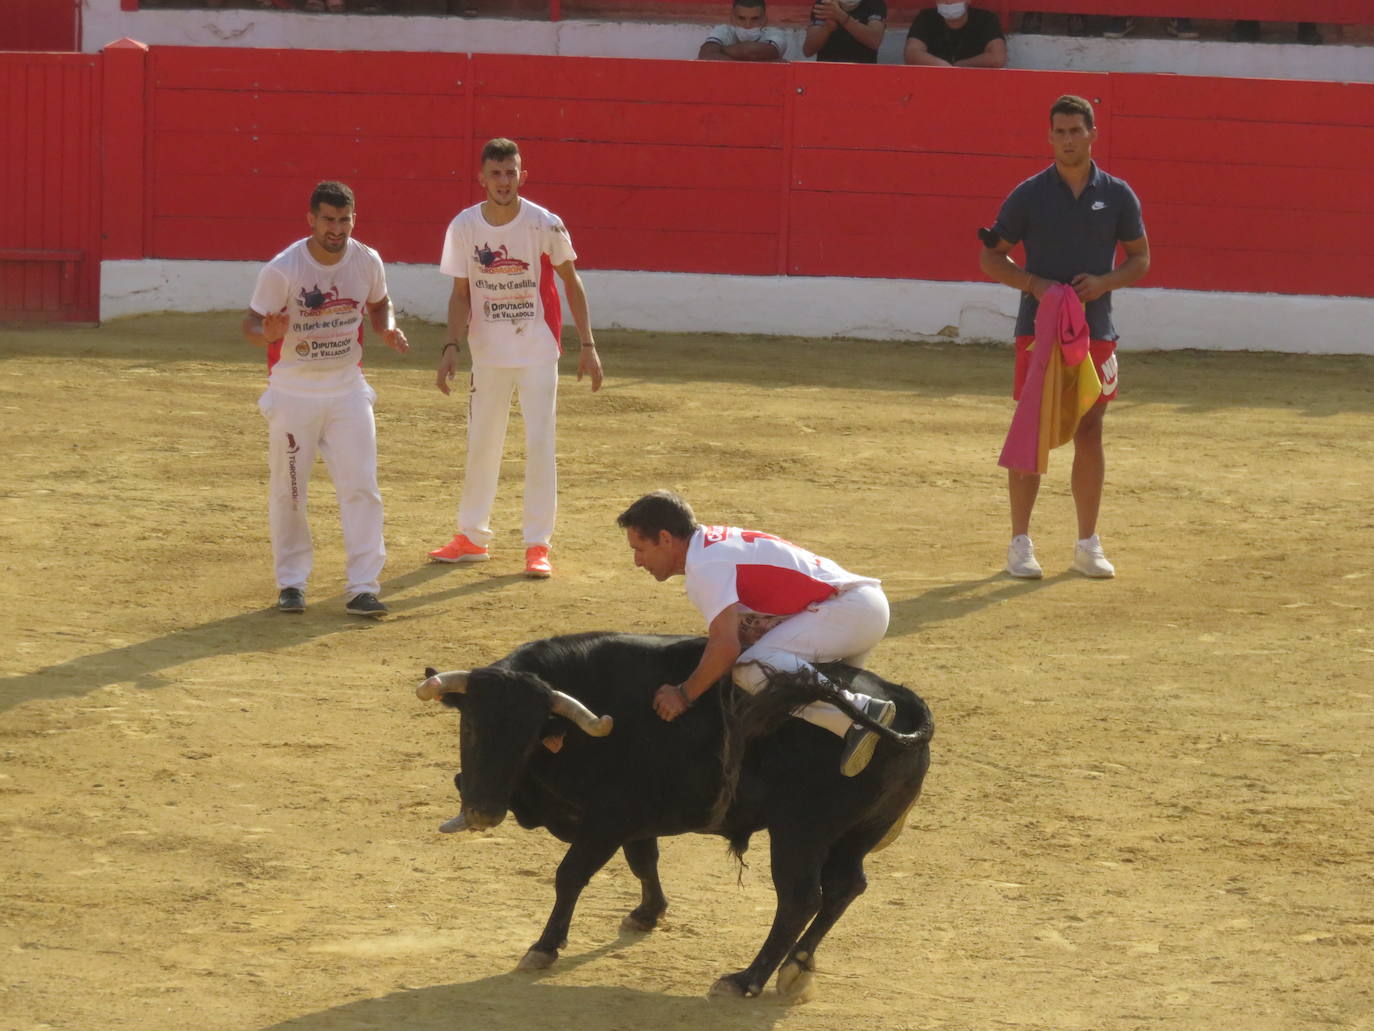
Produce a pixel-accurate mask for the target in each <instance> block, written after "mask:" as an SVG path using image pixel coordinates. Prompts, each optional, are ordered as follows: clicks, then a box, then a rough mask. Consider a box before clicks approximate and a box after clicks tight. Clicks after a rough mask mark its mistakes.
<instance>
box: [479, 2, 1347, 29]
mask: <svg viewBox="0 0 1374 1031" xmlns="http://www.w3.org/2000/svg"><path fill="white" fill-rule="evenodd" d="M809 6H810V5H809V4H807V3H806V2H805V0H770V3H769V9H770V10H771V11H774V12H786V14H787V15H788V16H789V17H790V16H793V15H796V14H797V13H798V12H799V11H800V12H804V11H805V10H807V9H808V8H809ZM887 6H888V12H889V18H888V20H889V22H890V23H892V24H900V25H905V24H907V23H908V22H910V21H911V19H912V18H914V17H915V16H916V12H917V11H919V10H920V9H921V8H923V7H933V6H934V0H930V2H928V3H921V2H917V3H911V2H909V0H889V2H888V5H887ZM974 6H975V7H984V8H987V9H989V10H993V11H996V12H997V13H998V14H1000V15H1001V16H1002V19H1003V23H1004V24H1005V23H1006V22H1007V21H1008V19H1009V18H1010V16H1011V15H1012V14H1013V13H1016V12H1021V11H1043V12H1047V13H1055V14H1086V15H1136V16H1140V17H1147V18H1148V17H1157V18H1177V17H1183V16H1187V17H1189V18H1194V19H1209V20H1211V19H1215V20H1223V21H1229V20H1232V19H1237V18H1252V19H1255V20H1257V21H1290V22H1298V21H1312V22H1325V23H1327V24H1333V25H1366V24H1370V23H1374V2H1371V0H979V2H975V3H974ZM493 7H494V8H495V7H499V3H495V4H493ZM728 9H729V0H550V3H549V16H550V17H551V18H552V19H553V20H554V21H558V20H560V19H562V18H569V17H572V18H576V17H580V16H583V15H584V14H587V15H592V14H594V15H595V16H596V17H598V18H603V19H609V18H612V17H614V14H615V13H616V12H624V13H626V14H632V15H633V16H635V17H640V18H642V17H644V16H645V15H646V14H653V13H658V12H661V13H662V14H663V16H664V17H671V18H700V19H701V20H703V21H710V20H713V19H714V20H722V19H723V18H724V17H725V14H726V13H727V11H728ZM493 13H495V12H493ZM775 18H776V15H775Z"/></svg>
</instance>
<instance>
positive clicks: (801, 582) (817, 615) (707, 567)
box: [616, 490, 897, 777]
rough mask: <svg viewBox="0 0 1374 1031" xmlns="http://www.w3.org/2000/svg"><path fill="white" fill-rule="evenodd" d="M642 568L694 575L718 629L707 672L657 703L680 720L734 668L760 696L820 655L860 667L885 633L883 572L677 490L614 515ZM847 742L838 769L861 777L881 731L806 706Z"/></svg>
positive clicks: (884, 707)
mask: <svg viewBox="0 0 1374 1031" xmlns="http://www.w3.org/2000/svg"><path fill="white" fill-rule="evenodd" d="M616 522H617V524H618V525H619V526H620V528H621V529H623V530H624V531H625V537H626V540H627V541H628V542H629V545H630V548H631V550H632V551H634V555H635V565H637V566H639V567H640V568H642V569H645V570H648V572H649V573H650V574H652V575H653V577H654V579H656V580H658V581H659V582H662V581H664V580H667V579H668V578H669V577H672V576H679V575H681V576H685V577H686V587H687V597H688V598H689V599H690V600H691V602H692V604H693V605H695V606H696V607H697V609H698V610H699V611H700V612H701V614H702V616H703V618H704V619H705V620H706V623H707V626H708V630H707V638H706V650H705V651H704V652H703V653H702V656H701V662H700V663H698V665H697V668H696V669H695V670H693V671H692V674H691V676H689V677H688V678H687V679H686V680H685V681H683V682H682V683H681V684H664V685H663V686H662V687H660V688H659V689H658V692H657V693H656V694H655V695H654V709H655V710H656V711H657V712H658V714H659V716H661V717H662V718H663V719H665V720H674V719H677V717H679V716H681V715H682V714H683V713H684V712H686V711H687V709H688V708H689V707H690V706H691V705H692V704H693V703H695V702H696V700H697V699H698V698H700V697H701V696H702V695H703V694H705V693H706V692H707V691H709V690H710V689H711V687H712V686H713V685H714V684H715V683H716V682H717V681H718V680H720V678H721V677H723V676H725V674H726V673H729V674H731V678H732V679H733V680H734V682H735V684H736V685H737V686H738V687H740V688H742V689H743V690H745V691H748V692H749V693H751V694H753V693H755V692H757V691H760V690H762V689H763V688H764V687H765V686H767V670H768V669H769V668H771V669H775V670H778V671H779V672H782V673H795V672H798V671H801V670H811V671H812V672H814V673H815V675H816V676H817V677H819V678H820V679H822V680H824V679H825V678H824V677H823V676H821V674H820V673H819V672H816V671H815V667H814V665H813V664H814V663H823V662H844V663H845V664H847V665H850V666H854V667H856V668H862V666H863V663H864V662H865V660H866V659H867V658H868V653H869V652H870V651H872V650H873V648H874V647H875V646H876V645H877V644H878V642H879V641H881V640H882V639H883V635H884V634H886V633H887V624H888V618H889V611H888V604H887V596H886V595H884V594H883V589H882V586H881V585H880V583H879V582H878V581H877V580H874V579H872V578H870V577H864V576H856V575H855V574H853V573H850V572H849V571H847V570H845V569H843V568H841V567H840V566H839V565H838V564H837V563H835V562H832V561H831V560H830V559H827V558H822V557H821V556H819V555H813V554H812V553H811V552H809V551H807V550H805V549H804V548H799V547H797V546H796V545H795V544H792V543H790V542H789V541H785V540H783V539H782V538H780V537H775V536H774V535H772V534H768V533H761V532H759V531H757V530H744V529H740V528H739V527H735V526H701V525H700V524H698V523H697V521H696V516H695V515H694V514H693V512H692V508H691V506H690V505H688V504H687V502H686V501H685V500H684V499H683V498H682V497H680V496H679V495H677V494H674V493H672V492H671V491H664V490H660V491H654V492H653V493H650V494H646V495H644V496H643V497H642V498H640V499H639V500H638V501H636V502H635V503H634V504H633V505H631V506H630V507H629V508H627V509H626V510H625V511H624V512H623V513H621V515H620V517H619V518H618V519H617V520H616ZM833 686H835V689H836V690H837V691H840V693H841V694H843V695H844V696H845V698H847V699H848V700H849V701H850V702H851V703H852V704H853V705H854V707H855V708H857V709H859V710H860V711H861V712H863V713H865V714H866V715H867V716H869V717H870V718H871V719H873V720H874V721H875V722H877V723H879V724H881V725H882V726H885V727H887V726H891V725H892V720H893V717H894V716H895V715H896V712H897V710H896V706H894V705H893V704H892V703H891V702H889V701H887V700H886V699H882V698H870V697H869V696H868V695H864V694H859V693H857V692H854V691H847V690H844V689H842V688H840V687H839V686H838V685H833ZM796 715H797V716H800V717H801V718H802V719H804V720H806V721H807V722H808V723H814V724H815V725H816V726H818V727H823V728H825V729H826V730H828V731H830V732H831V733H833V734H836V735H838V736H839V737H841V738H842V739H843V740H844V749H843V751H842V752H841V755H840V772H841V773H842V774H844V775H845V776H846V777H852V776H854V775H855V774H857V773H859V772H860V771H862V770H863V768H864V767H865V766H867V765H868V761H869V759H871V758H872V757H873V749H874V747H875V746H876V745H877V743H878V732H877V731H875V730H872V729H870V728H867V727H864V726H861V725H859V724H857V723H852V722H851V720H850V718H849V717H848V716H846V715H845V714H844V713H843V712H841V711H840V710H839V709H838V708H836V707H835V706H833V705H829V704H826V703H822V702H813V703H811V704H810V705H807V706H805V707H804V708H803V709H801V710H799V711H798V712H797V713H796Z"/></svg>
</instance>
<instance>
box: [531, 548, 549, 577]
mask: <svg viewBox="0 0 1374 1031" xmlns="http://www.w3.org/2000/svg"><path fill="white" fill-rule="evenodd" d="M525 575H526V576H528V577H532V578H534V579H536V580H547V579H548V578H549V577H551V576H553V566H551V565H549V546H548V545H547V544H531V545H530V546H529V547H528V548H526V549H525Z"/></svg>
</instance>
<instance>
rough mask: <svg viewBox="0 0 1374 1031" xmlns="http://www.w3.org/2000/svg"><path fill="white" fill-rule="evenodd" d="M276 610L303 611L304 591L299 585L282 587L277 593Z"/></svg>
mask: <svg viewBox="0 0 1374 1031" xmlns="http://www.w3.org/2000/svg"><path fill="white" fill-rule="evenodd" d="M277 611H278V612H304V611H305V592H304V591H303V590H301V589H300V588H299V587H283V588H282V589H281V593H280V594H278V595H277Z"/></svg>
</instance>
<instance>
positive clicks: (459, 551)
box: [429, 533, 491, 562]
mask: <svg viewBox="0 0 1374 1031" xmlns="http://www.w3.org/2000/svg"><path fill="white" fill-rule="evenodd" d="M429 557H430V558H432V559H433V560H434V561H435V562H485V561H486V560H487V559H488V558H490V557H491V556H490V555H488V554H487V549H486V548H484V547H482V545H480V544H473V543H472V541H470V540H468V539H467V537H465V536H464V535H463V534H461V533H455V534H454V535H453V540H451V541H449V542H448V543H447V544H445V545H444V546H443V547H442V548H435V549H434V550H433V551H431V552H430V553H429Z"/></svg>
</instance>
